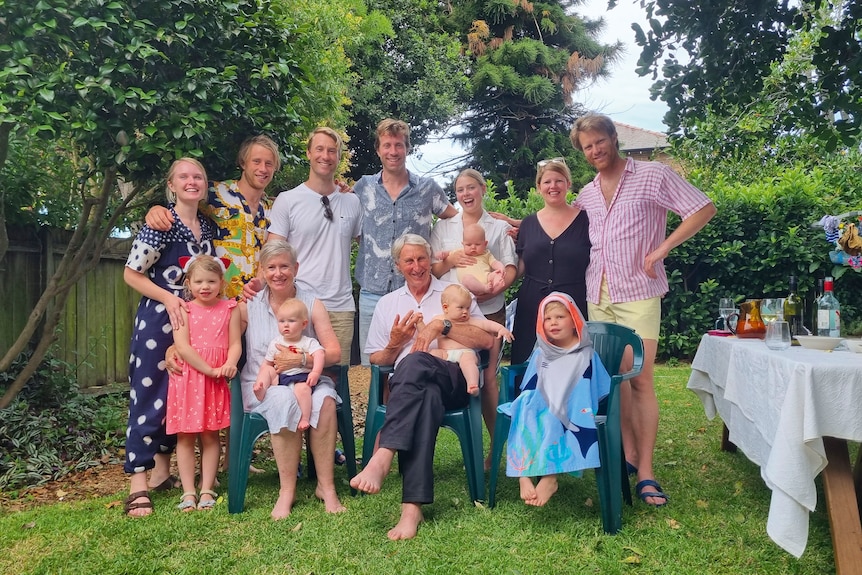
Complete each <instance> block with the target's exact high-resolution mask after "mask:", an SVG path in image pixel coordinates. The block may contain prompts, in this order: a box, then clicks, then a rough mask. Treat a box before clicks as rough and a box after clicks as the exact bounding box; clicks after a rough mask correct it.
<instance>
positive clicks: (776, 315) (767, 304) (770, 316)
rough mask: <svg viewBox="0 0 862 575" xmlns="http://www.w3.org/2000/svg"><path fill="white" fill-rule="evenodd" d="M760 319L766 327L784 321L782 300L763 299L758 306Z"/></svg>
mask: <svg viewBox="0 0 862 575" xmlns="http://www.w3.org/2000/svg"><path fill="white" fill-rule="evenodd" d="M760 317H762V318H763V322H764V323H765V324H766V325H769V324H770V323H772V322H773V321H775V320H777V319H784V298H780V297H779V298H770V297H768V298H765V299H764V300H763V303H761V305H760Z"/></svg>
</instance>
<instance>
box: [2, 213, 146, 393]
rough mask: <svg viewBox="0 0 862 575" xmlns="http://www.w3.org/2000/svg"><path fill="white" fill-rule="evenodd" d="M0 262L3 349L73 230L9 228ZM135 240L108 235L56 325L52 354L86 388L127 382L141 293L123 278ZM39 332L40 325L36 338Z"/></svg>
mask: <svg viewBox="0 0 862 575" xmlns="http://www.w3.org/2000/svg"><path fill="white" fill-rule="evenodd" d="M9 235H10V238H9V239H10V247H9V251H8V252H7V254H6V257H5V258H4V259H3V261H0V350H2V351H3V352H4V353H5V351H6V350H8V349H9V347H10V346H11V345H12V343H13V342H14V341H15V338H17V337H18V334H19V333H20V331H21V329H22V328H23V327H24V326H25V325H26V323H27V319H28V317H29V315H30V312H31V311H32V310H33V307H34V306H35V304H36V302H37V301H38V300H39V297H40V296H41V295H42V292H43V291H44V289H45V286H46V285H47V282H48V280H49V279H50V278H51V275H52V274H53V273H54V270H55V269H56V267H57V265H58V264H59V262H60V260H61V259H62V257H63V255H64V253H65V251H66V247H67V246H68V241H69V238H70V237H71V233H70V232H66V231H63V230H49V229H47V228H43V229H42V230H39V231H36V230H21V229H10V230H9ZM131 242H132V240H131V239H123V240H120V239H111V240H108V245H107V246H106V248H105V250H104V252H103V253H102V258H101V261H100V262H99V264H98V265H97V266H96V268H95V269H94V270H92V271H90V272H89V273H87V274H86V275H85V276H84V277H83V278H81V280H80V281H79V282H78V283H77V285H76V286H75V287H74V288H72V291H71V292H70V294H69V298H68V299H67V301H66V306H65V309H64V310H63V315H62V320H61V323H60V325H59V327H58V333H57V335H58V339H57V343H56V345H55V346H54V349H53V350H52V354H53V355H54V357H56V358H58V359H62V360H64V361H66V362H67V363H68V364H70V365H71V366H72V368H73V369H74V370H75V376H76V377H77V380H78V384H79V386H80V387H81V389H83V390H96V389H98V388H101V387H104V386H108V388H114V387H120V386H125V385H127V382H128V363H129V340H130V338H131V333H132V323H133V319H134V315H135V310H136V308H137V305H138V301H139V300H140V295H139V294H138V293H137V292H135V291H134V290H132V289H131V288H129V287H128V286H127V285H126V284H125V282H124V281H123V267H124V265H125V262H126V257H127V256H128V253H129V249H130V248H131ZM40 335H41V326H40V329H39V330H38V331H37V332H36V334H35V335H34V337H39V336H40Z"/></svg>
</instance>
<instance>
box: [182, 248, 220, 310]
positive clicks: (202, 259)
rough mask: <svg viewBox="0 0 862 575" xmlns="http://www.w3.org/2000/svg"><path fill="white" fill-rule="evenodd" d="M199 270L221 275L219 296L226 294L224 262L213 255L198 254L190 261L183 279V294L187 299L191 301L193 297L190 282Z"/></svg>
mask: <svg viewBox="0 0 862 575" xmlns="http://www.w3.org/2000/svg"><path fill="white" fill-rule="evenodd" d="M197 272H209V273H213V274H216V275H217V276H219V277H220V278H221V287H220V288H219V290H218V294H219V296H224V288H225V281H224V268H223V267H222V263H221V262H220V261H218V260H217V259H215V258H214V257H212V256H208V255H198V256H195V257H193V258H192V259H191V260H190V261H189V264H188V269H187V270H186V277H185V279H183V296H184V298H185V299H186V300H189V301H191V300H192V299H193V297H192V289H191V286H190V285H189V282H190V281H191V278H192V276H193V275H194V274H195V273H197Z"/></svg>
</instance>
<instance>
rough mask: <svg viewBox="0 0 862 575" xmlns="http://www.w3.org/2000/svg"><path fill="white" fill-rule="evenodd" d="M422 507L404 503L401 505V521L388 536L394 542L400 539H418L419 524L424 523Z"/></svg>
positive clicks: (416, 504)
mask: <svg viewBox="0 0 862 575" xmlns="http://www.w3.org/2000/svg"><path fill="white" fill-rule="evenodd" d="M423 519H424V518H423V517H422V506H421V505H419V504H418V503H402V504H401V519H399V520H398V524H397V525H395V527H393V528H392V529H390V530H389V532H388V533H387V534H386V536H387V537H389V539H391V540H392V541H398V540H400V539H413V538H414V537H416V531H417V530H418V529H419V524H420V523H422V520H423Z"/></svg>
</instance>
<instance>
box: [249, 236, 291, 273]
mask: <svg viewBox="0 0 862 575" xmlns="http://www.w3.org/2000/svg"><path fill="white" fill-rule="evenodd" d="M283 255H286V256H287V257H289V258H290V265H292V266H294V265H296V249H294V247H293V246H292V245H290V244H289V243H288V242H287V240H273V239H270V240H269V241H267V242H266V243H265V244H263V247H262V248H261V249H260V254H258V258H257V260H258V268H262V267H265V266H266V264H267V263H269V260H271V259H272V258H274V257H276V256H283Z"/></svg>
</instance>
